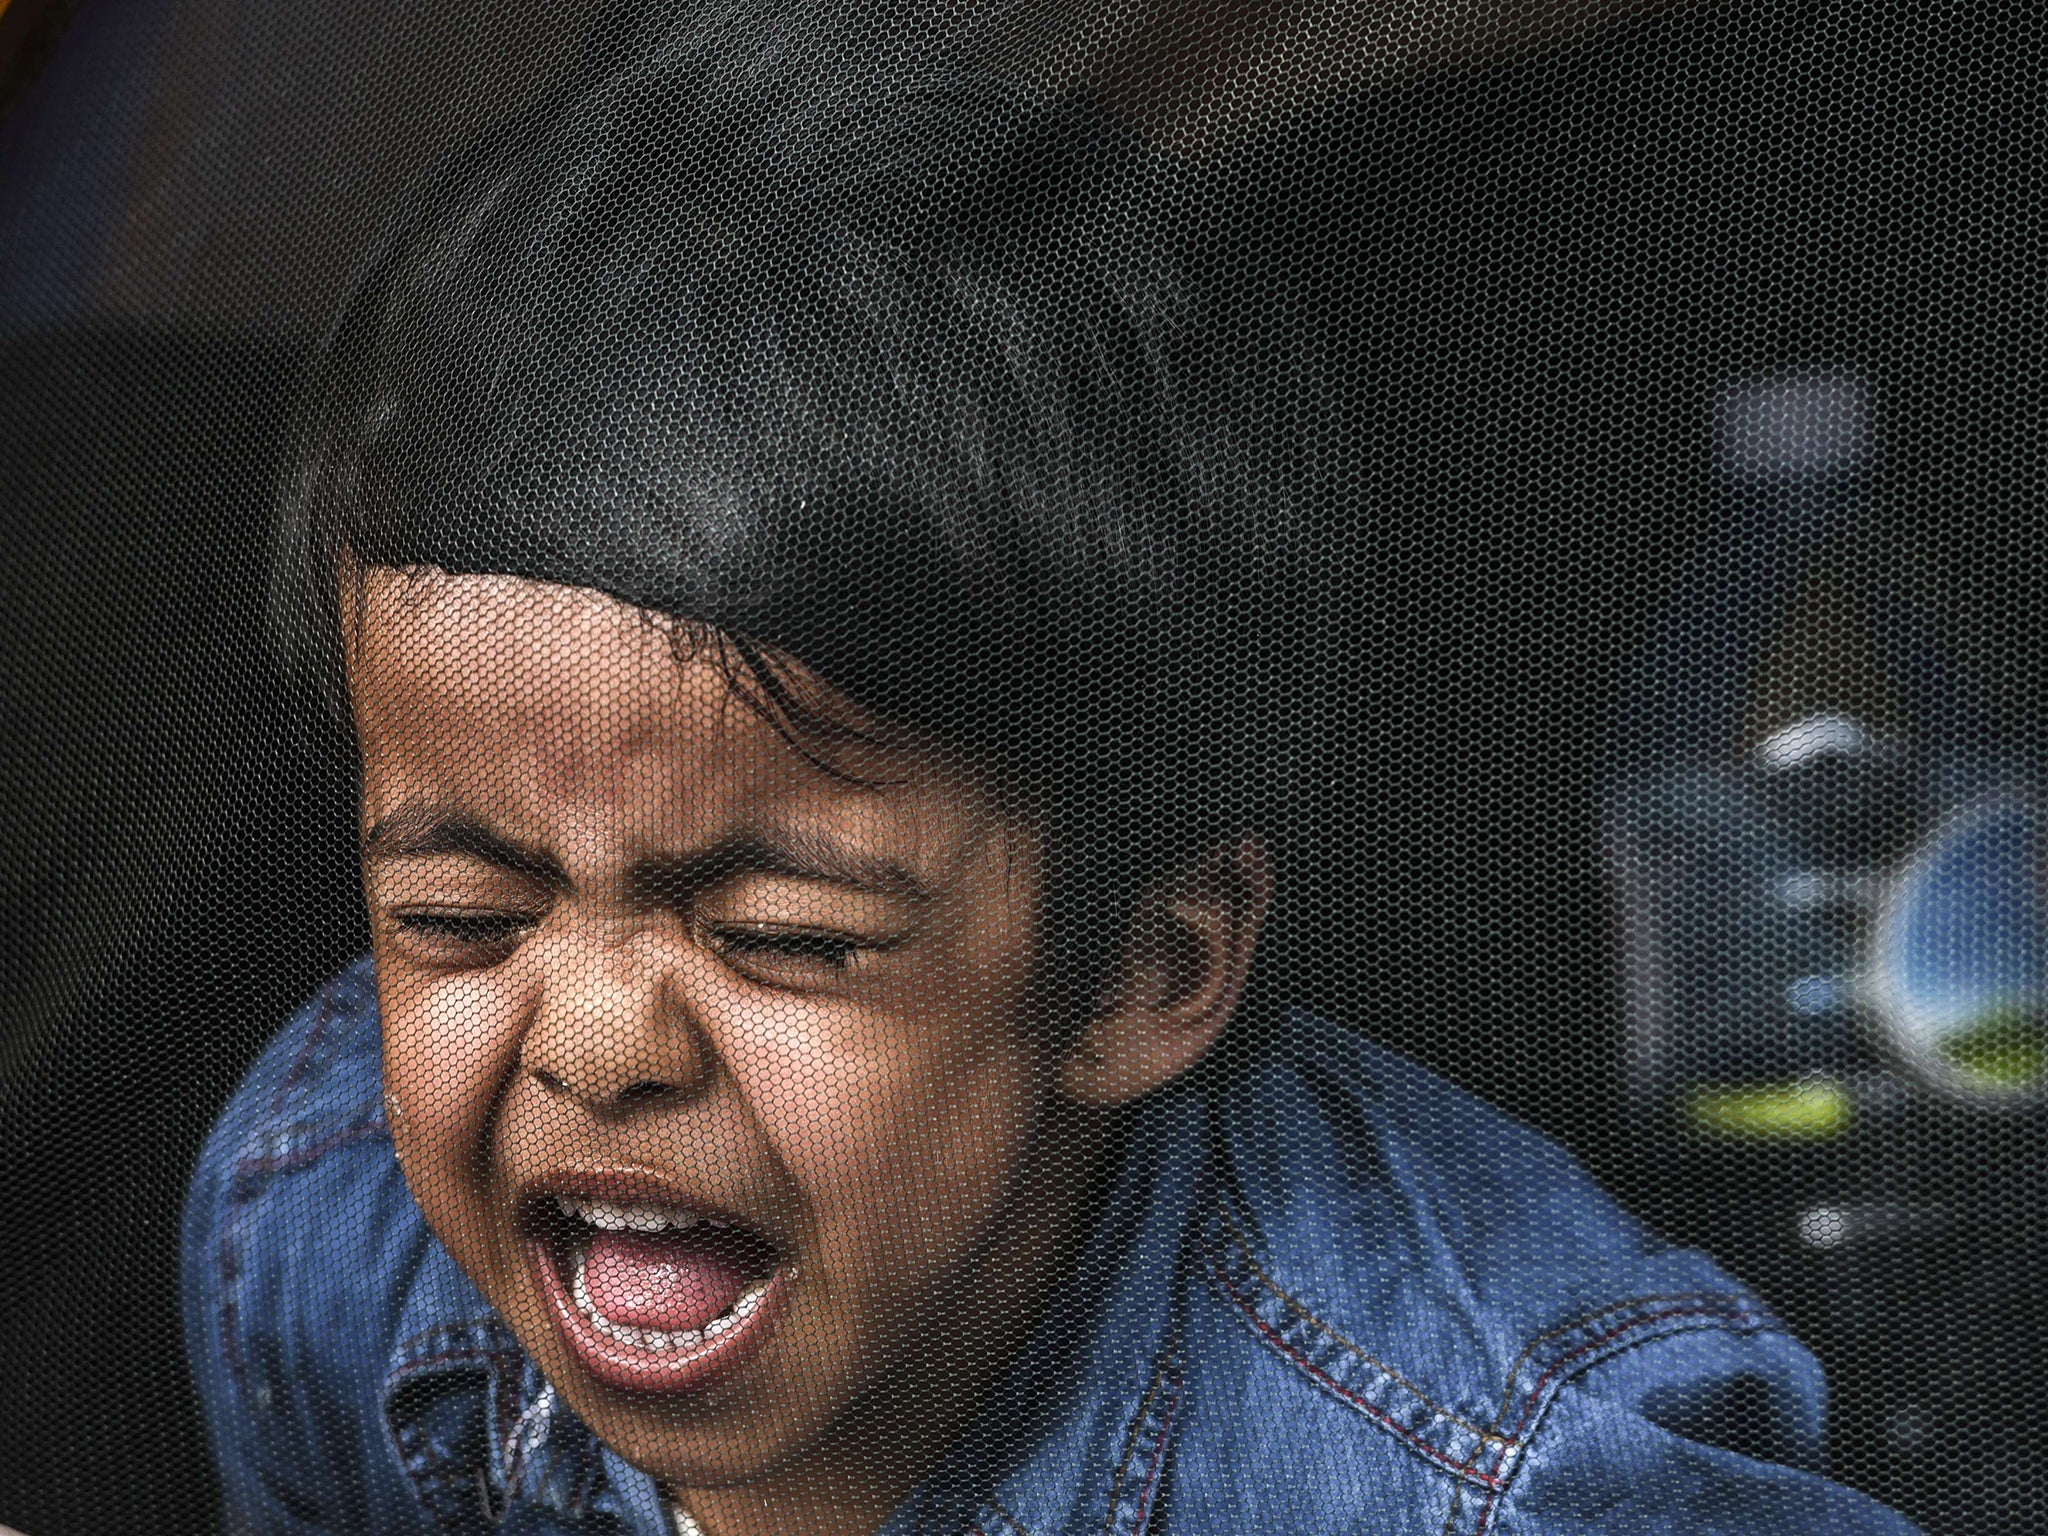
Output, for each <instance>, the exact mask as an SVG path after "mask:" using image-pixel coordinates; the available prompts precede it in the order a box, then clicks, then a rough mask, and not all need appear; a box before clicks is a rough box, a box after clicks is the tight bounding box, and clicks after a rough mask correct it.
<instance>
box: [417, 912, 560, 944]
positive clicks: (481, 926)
mask: <svg viewBox="0 0 2048 1536" xmlns="http://www.w3.org/2000/svg"><path fill="white" fill-rule="evenodd" d="M395 921H396V922H397V925H398V927H399V929H400V930H401V931H402V932H404V933H408V934H412V935H415V936H417V937H419V938H422V939H425V940H427V941H428V942H430V943H441V944H462V945H474V946H476V947H478V948H486V949H487V948H494V947H496V946H498V945H501V944H505V943H509V942H510V941H511V940H513V939H515V938H517V937H519V935H520V934H522V933H524V932H525V931H526V930H527V929H528V928H531V927H532V926H533V920H532V919H531V918H527V917H522V916H520V915H519V914H517V913H513V912H450V911H434V910H427V911H416V912H400V913H397V914H395Z"/></svg>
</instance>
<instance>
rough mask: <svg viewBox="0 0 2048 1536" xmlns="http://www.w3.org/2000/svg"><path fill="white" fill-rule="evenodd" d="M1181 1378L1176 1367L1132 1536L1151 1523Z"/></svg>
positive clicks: (1171, 1433) (1176, 1410) (1170, 1435)
mask: <svg viewBox="0 0 2048 1536" xmlns="http://www.w3.org/2000/svg"><path fill="white" fill-rule="evenodd" d="M1181 1390H1182V1383H1181V1376H1180V1371H1179V1368H1178V1366H1176V1368H1175V1370H1174V1374H1173V1396H1171V1397H1170V1398H1168V1399H1167V1401H1166V1411H1165V1413H1164V1415H1163V1416H1162V1417H1161V1419H1160V1422H1159V1433H1158V1435H1157V1436H1156V1437H1155V1438H1154V1440H1153V1443H1152V1464H1151V1466H1149V1467H1147V1468H1146V1469H1145V1492H1144V1493H1143V1495H1141V1496H1140V1498H1139V1500H1138V1512H1137V1518H1136V1520H1135V1521H1134V1522H1133V1523H1132V1526H1131V1530H1132V1532H1133V1536H1136V1533H1138V1532H1142V1531H1143V1530H1145V1529H1146V1528H1147V1527H1148V1526H1149V1525H1150V1524H1151V1522H1152V1500H1153V1499H1154V1498H1155V1497H1156V1496H1157V1495H1158V1492H1159V1479H1160V1478H1161V1477H1162V1476H1164V1475H1165V1472H1166V1451H1167V1447H1168V1446H1170V1445H1171V1444H1172V1443H1173V1422H1174V1420H1175V1419H1176V1418H1178V1417H1179V1416H1180V1399H1181Z"/></svg>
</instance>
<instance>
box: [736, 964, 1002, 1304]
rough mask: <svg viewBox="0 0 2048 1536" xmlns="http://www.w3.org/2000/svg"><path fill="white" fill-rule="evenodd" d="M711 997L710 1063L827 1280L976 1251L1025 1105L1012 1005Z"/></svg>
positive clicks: (994, 1000) (939, 999) (940, 993)
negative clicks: (730, 1087)
mask: <svg viewBox="0 0 2048 1536" xmlns="http://www.w3.org/2000/svg"><path fill="white" fill-rule="evenodd" d="M964 991H965V989H961V991H960V992H953V993H949V992H947V991H945V990H941V989H930V990H928V991H927V992H926V994H925V995H924V996H923V997H922V999H921V1000H920V1001H918V1002H915V1003H913V1002H906V1001H901V1000H899V1001H898V1002H897V1003H896V1005H895V1006H892V1007H888V1008H886V1009H884V1008H878V1007H876V1006H873V1005H872V1004H867V1003H863V1004H851V1003H844V1002H837V1001H835V1002H830V1003H824V1002H818V1001H815V1000H805V1001H798V1000H792V999H787V998H766V997H763V996H762V995H761V994H758V993H755V994H750V995H749V996H746V997H740V996H736V995H735V996H731V997H727V998H723V999H721V1000H720V1002H721V1007H720V1014H721V1018H722V1023H721V1026H720V1029H719V1033H720V1034H721V1035H722V1036H723V1039H722V1041H721V1054H722V1055H723V1056H724V1059H725V1062H726V1065H727V1069H728V1070H729V1071H730V1072H731V1073H732V1074H733V1077H734V1080H735V1082H736V1084H737V1086H738V1087H739V1089H740V1091H741V1093H742V1095H743V1096H744V1097H745V1099H746V1100H747V1102H748V1104H749V1106H750V1108H751V1110H752V1112H753V1114H754V1115H755V1117H756V1118H757V1119H758V1121H759V1123H760V1125H761V1128H762V1130H763V1132H764V1133H765V1135H766V1136H767V1138H768V1139H769V1141H770V1142H771V1143H772V1144H773V1145H774V1148H775V1152H776V1156H777V1159H778V1161H779V1162H781V1164H782V1165H783V1167H784V1168H785V1169H786V1170H787V1171H788V1172H789V1174H790V1175H791V1177H792V1178H793V1179H794V1180H795V1181H796V1183H797V1184H798V1185H799V1186H800V1187H801V1188H802V1190H803V1193H804V1201H805V1204H806V1206H807V1207H808V1210H809V1212H810V1218H811V1220H812V1222H813V1223H814V1224H815V1228H816V1234H817V1237H818V1239H819V1241H820V1242H821V1243H822V1244H823V1245H824V1248H825V1251H826V1255H827V1257H828V1259H830V1260H831V1261H832V1262H833V1264H834V1267H835V1268H838V1269H839V1270H840V1271H841V1272H842V1273H845V1272H847V1269H848V1267H849V1266H851V1267H852V1268H855V1269H862V1270H865V1269H872V1268H875V1267H876V1266H877V1265H878V1264H880V1265H884V1266H891V1267H897V1268H904V1267H915V1268H917V1269H921V1270H928V1269H932V1268H937V1267H943V1266H944V1265H945V1264H946V1263H947V1262H948V1259H949V1256H951V1255H955V1254H957V1253H958V1252H959V1250H960V1249H961V1248H963V1247H964V1246H966V1245H968V1244H971V1243H972V1242H974V1241H975V1240H976V1239H977V1237H978V1235H979V1232H980V1229H981V1227H982V1226H983V1225H984V1223H985V1222H986V1221H987V1220H988V1219H989V1217H990V1216H991V1215H992V1213H993V1212H994V1210H995V1208H996V1207H997V1205H998V1204H999V1203H1000V1200H1001V1197H1002V1194H1003V1192H1004V1190H1005V1189H1006V1187H1007V1184H1008V1182H1009V1179H1010V1175H1011V1171H1012V1170H1013V1169H1014V1167H1015V1165H1016V1162H1017V1160H1018V1158H1019V1156H1020V1155H1021V1152H1022V1148H1023V1146H1024V1143H1025V1142H1026V1140H1027V1139H1028V1137H1029V1135H1030V1131H1031V1127H1032V1123H1033V1119H1034V1110H1035V1107H1036V1088H1035V1076H1036V1074H1035V1070H1034V1069H1035V1053H1034V1051H1033V1050H1032V1048H1031V1045H1030V1042H1029V1036H1028V1032H1027V1031H1026V1030H1025V1029H1024V1028H1023V1027H1022V1024H1021V1022H1020V1020H1019V1019H1018V1018H1017V1017H1016V1014H1017V1013H1019V1012H1021V999H1012V998H1005V997H999V996H990V995H988V994H987V993H985V992H984V993H982V994H981V995H980V996H979V997H973V996H971V995H962V993H963V992H964Z"/></svg>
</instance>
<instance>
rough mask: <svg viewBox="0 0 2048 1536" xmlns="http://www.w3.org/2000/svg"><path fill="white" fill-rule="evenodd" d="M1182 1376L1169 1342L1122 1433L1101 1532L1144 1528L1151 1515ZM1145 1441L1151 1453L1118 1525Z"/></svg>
mask: <svg viewBox="0 0 2048 1536" xmlns="http://www.w3.org/2000/svg"><path fill="white" fill-rule="evenodd" d="M1183 1387H1184V1380H1183V1378H1182V1376H1181V1370H1180V1353H1179V1350H1178V1349H1177V1348H1175V1347H1172V1346H1169V1348H1168V1349H1167V1351H1166V1354H1165V1356H1164V1357H1163V1358H1162V1359H1161V1360H1160V1362H1159V1364H1158V1366H1157V1368H1156V1369H1154V1371H1153V1372H1152V1380H1151V1382H1150V1383H1149V1384H1147V1386H1146V1388H1145V1396H1144V1397H1143V1398H1142V1399H1141V1400H1140V1401H1139V1403H1138V1411H1137V1413H1136V1414H1134V1415H1133V1416H1132V1418H1131V1423H1130V1427H1129V1429H1128V1430H1126V1431H1125V1433H1124V1449H1123V1455H1122V1456H1121V1457H1120V1458H1118V1461H1117V1468H1116V1476H1115V1477H1113V1478H1112V1479H1111V1480H1110V1484H1109V1508H1108V1510H1107V1511H1106V1512H1105V1513H1104V1515H1103V1517H1102V1531H1103V1536H1114V1533H1115V1532H1116V1531H1117V1530H1119V1529H1122V1530H1123V1531H1126V1532H1129V1533H1133V1536H1135V1533H1137V1532H1141V1531H1143V1530H1144V1529H1145V1523H1146V1521H1147V1520H1148V1519H1149V1518H1150V1517H1151V1512H1152V1498H1153V1495H1154V1493H1155V1492H1156V1491H1157V1489H1158V1485H1159V1476H1160V1472H1161V1469H1162V1468H1163V1466H1164V1464H1165V1459H1166V1448H1167V1445H1168V1443H1169V1441H1170V1440H1171V1438H1172V1435H1173V1423H1174V1419H1175V1418H1176V1417H1177V1415H1178V1412H1179V1409H1180V1399H1181V1392H1182V1390H1183ZM1147 1445H1149V1446H1150V1447H1151V1455H1150V1457H1149V1459H1148V1460H1147V1462H1146V1467H1145V1486H1144V1488H1143V1489H1142V1490H1141V1491H1140V1492H1139V1493H1138V1495H1137V1499H1136V1502H1135V1504H1134V1506H1133V1507H1132V1508H1131V1510H1130V1511H1129V1517H1128V1518H1127V1519H1126V1520H1124V1521H1123V1522H1122V1524H1121V1526H1119V1522H1118V1516H1119V1515H1121V1514H1124V1513H1125V1509H1124V1505H1125V1498H1124V1490H1125V1484H1126V1481H1127V1480H1128V1478H1129V1476H1130V1473H1131V1463H1132V1462H1133V1461H1134V1460H1135V1459H1136V1458H1137V1456H1138V1454H1139V1452H1140V1451H1141V1450H1142V1449H1143V1448H1145V1447H1146V1446H1147Z"/></svg>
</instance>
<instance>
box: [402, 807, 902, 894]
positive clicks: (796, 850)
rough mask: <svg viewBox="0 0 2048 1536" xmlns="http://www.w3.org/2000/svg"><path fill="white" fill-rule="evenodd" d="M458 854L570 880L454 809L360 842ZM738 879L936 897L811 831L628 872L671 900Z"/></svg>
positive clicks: (760, 832) (434, 810)
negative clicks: (802, 882)
mask: <svg viewBox="0 0 2048 1536" xmlns="http://www.w3.org/2000/svg"><path fill="white" fill-rule="evenodd" d="M449 854H460V855H464V856H467V857H469V858H474V859H481V860H482V861H483V862H485V863H487V864H492V865H496V866H497V867H498V868H500V869H505V870H510V871H511V872H512V873H514V874H518V875H522V876H525V877H526V878H528V879H532V880H540V881H543V882H545V883H547V884H549V885H556V886H559V885H564V884H567V882H568V877H567V876H566V875H565V874H564V872H563V870H562V867H561V865H560V864H559V863H557V862H556V861H555V860H554V859H552V858H550V857H549V856H548V855H547V854H546V853H544V852H542V851H541V850H539V849H537V848H534V847H532V846H530V845H528V844H525V843H521V842H519V841H517V840H516V839H514V838H510V837H507V836H506V835H505V834H504V833H502V832H500V831H498V830H497V829H496V828H494V827H492V826H491V825H490V823H489V822H488V821H486V820H484V819H483V818H482V817H479V816H477V815H475V814H474V813H472V812H469V811H465V810H462V809H459V808H455V807H447V806H436V805H425V806H414V807H409V808H406V809H402V810H398V811H394V812H393V813H392V814H391V815H389V816H386V817H383V818H381V819H380V820H378V821H377V822H376V823H375V824H374V825H372V826H371V828H370V830H369V832H368V834H367V835H366V836H365V837H364V838H363V855H364V857H365V858H372V859H404V858H432V857H436V856H445V855H449ZM740 875H780V876H783V877H785V878H789V879H796V880H817V881H822V882H825V883H827V884H830V885H838V886H844V887H846V888H848V889H850V890H856V891H862V892H866V893H869V894H873V895H880V896H893V897H897V898H900V899H905V900H910V901H930V900H931V899H932V898H933V896H934V894H935V892H934V891H933V890H932V888H931V887H930V886H929V885H928V884H926V883H925V882H924V881H923V880H921V879H920V878H919V877H918V876H917V874H916V873H915V872H914V871H913V870H912V869H911V868H910V866H909V865H907V864H905V863H903V862H902V861H901V860H899V859H894V858H890V857H888V856H886V855H881V854H873V853H868V852H866V851H865V850H862V849H860V848H856V847H852V846H850V845H849V844H847V843H845V842H842V841H841V840H840V839H838V838H835V837H832V836H830V835H829V834H826V833H822V832H819V831H818V830H816V829H815V828H810V827H773V828H767V827H759V828H749V829H747V830H744V831H741V832H738V833H735V834H734V835H733V836H731V837H728V838H725V839H722V840H721V841H719V842H717V843H713V844H711V845H710V846H709V847H706V848H702V849H698V850H695V851H693V852H690V853H685V854H654V855H650V856H648V857H646V858H643V859H639V860H636V861H635V863H634V866H633V869H632V872H631V875H630V879H631V881H632V884H633V885H634V886H635V887H637V888H639V889H642V890H645V891H650V892H659V893H660V894H662V895H664V896H666V897H669V898H670V899H674V898H676V897H679V896H681V895H684V894H685V893H688V892H694V891H698V890H702V889H704V888H706V887H708V886H713V885H717V884H719V883H720V882H722V881H726V880H730V879H733V878H735V877H736V876H740Z"/></svg>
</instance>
